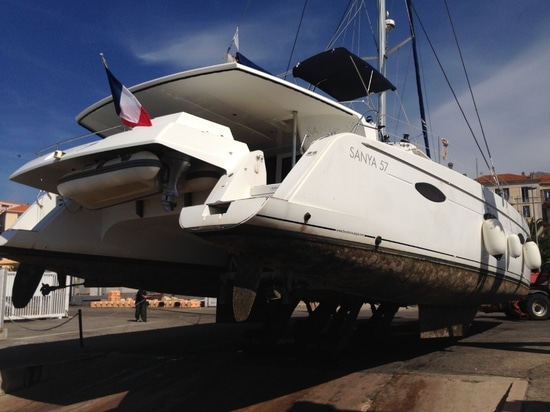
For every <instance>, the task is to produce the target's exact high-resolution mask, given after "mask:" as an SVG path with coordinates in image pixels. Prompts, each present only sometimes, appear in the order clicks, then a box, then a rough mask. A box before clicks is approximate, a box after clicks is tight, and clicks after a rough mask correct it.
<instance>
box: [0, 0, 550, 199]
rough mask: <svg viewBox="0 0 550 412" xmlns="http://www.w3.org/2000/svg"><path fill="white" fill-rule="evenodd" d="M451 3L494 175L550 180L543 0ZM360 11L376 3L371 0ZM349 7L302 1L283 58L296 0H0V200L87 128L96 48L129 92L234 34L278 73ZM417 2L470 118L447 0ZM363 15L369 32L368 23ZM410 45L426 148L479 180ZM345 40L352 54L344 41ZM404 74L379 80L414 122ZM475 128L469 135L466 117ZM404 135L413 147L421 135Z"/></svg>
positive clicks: (95, 90)
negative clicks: (29, 168)
mask: <svg viewBox="0 0 550 412" xmlns="http://www.w3.org/2000/svg"><path fill="white" fill-rule="evenodd" d="M447 1H448V4H449V8H450V11H451V15H452V18H453V23H454V27H455V30H456V32H457V36H458V41H459V43H460V46H461V48H462V53H463V56H464V59H465V64H466V68H467V69H468V74H469V78H470V83H471V84H472V86H473V89H474V95H475V97H476V99H477V105H478V109H479V112H480V116H481V120H482V122H483V128H484V131H485V134H486V136H487V139H488V141H489V148H490V151H491V155H492V158H493V161H494V163H495V167H496V170H497V172H498V173H517V174H520V173H521V172H526V173H529V172H531V171H545V172H550V160H549V158H550V80H549V79H548V77H549V73H550V72H549V70H550V69H549V68H550V47H549V46H548V45H549V44H550V2H548V1H547V0H462V1H460V2H458V1H456V0H455V1H453V0H447ZM366 2H367V3H368V4H371V3H372V4H371V6H374V5H375V0H366ZM347 3H348V1H347V0H342V1H336V0H332V1H330V2H327V1H326V0H308V4H307V8H306V12H305V18H304V20H303V22H302V26H301V30H300V33H299V36H298V38H297V39H296V48H295V50H294V53H293V54H292V55H291V51H292V46H293V44H294V41H295V35H296V30H297V27H298V23H299V19H300V15H301V12H302V7H303V4H304V3H303V1H299V0H280V1H277V0H232V1H230V2H229V1H214V0H179V1H176V0H172V1H157V2H147V1H139V0H119V1H107V0H94V1H74V0H56V1H40V0H2V1H1V2H0V38H1V39H2V47H1V48H0V85H1V90H2V93H0V110H1V115H0V136H1V142H2V146H1V147H2V150H1V152H0V199H1V200H5V201H13V202H23V203H29V202H32V201H33V200H34V198H35V196H36V194H37V191H36V189H31V188H26V187H25V186H22V185H19V184H16V183H13V182H10V181H9V180H8V178H9V175H10V174H11V173H13V172H14V171H15V170H16V169H17V168H19V167H20V166H21V165H23V164H24V163H26V162H27V161H29V160H32V159H33V158H34V153H35V152H36V151H37V150H39V149H42V148H44V147H46V146H48V145H50V144H52V143H55V142H57V141H61V140H66V139H69V138H71V137H75V136H78V135H81V134H84V133H86V131H85V130H84V129H82V128H81V127H80V126H78V125H77V124H76V122H75V121H74V118H75V116H76V115H77V114H78V113H80V112H81V111H82V110H84V109H85V108H86V107H88V106H90V105H92V104H93V103H95V102H96V101H98V100H100V99H102V98H104V97H106V96H107V95H108V94H109V88H108V83H107V79H106V76H105V71H104V69H103V66H102V64H101V59H100V57H99V53H100V52H103V53H104V54H105V56H106V57H107V60H108V62H109V67H110V68H111V70H112V71H113V73H114V74H115V75H116V76H117V78H118V79H119V80H120V81H121V82H123V83H124V84H125V85H126V86H127V87H131V86H133V85H135V84H138V83H142V82H145V81H147V80H150V79H152V78H157V77H161V76H164V75H168V74H171V73H174V72H178V71H183V70H187V69H192V68H196V67H200V66H204V65H211V64H217V63H220V62H222V58H223V54H224V52H225V50H226V49H227V47H228V46H229V45H230V42H231V38H232V37H233V34H234V32H235V29H236V27H237V26H239V33H240V46H241V52H243V53H244V54H245V55H246V56H247V57H248V58H250V59H252V60H254V61H255V62H256V63H257V64H258V65H260V66H262V67H264V68H265V69H267V70H269V71H270V72H272V73H274V74H278V73H282V72H284V71H286V69H287V66H288V64H289V61H290V67H292V66H293V65H294V64H296V63H297V62H299V61H301V60H304V59H306V58H307V57H309V56H311V55H313V54H315V53H317V52H320V51H322V50H323V49H324V48H325V47H326V45H327V44H328V42H329V40H330V39H331V37H332V35H333V32H334V30H335V28H336V25H337V23H338V22H339V20H340V17H341V15H342V13H343V11H344V9H345V6H346V5H347ZM416 3H418V4H416ZM416 3H415V7H416V11H417V12H418V14H419V15H420V18H421V20H422V24H423V25H424V27H425V28H426V31H427V32H428V34H429V36H430V38H431V41H432V42H433V44H434V47H435V48H436V51H437V53H438V56H439V58H440V60H441V61H442V64H443V65H444V66H445V69H446V70H448V76H449V78H450V79H451V81H452V82H453V87H454V88H455V92H456V94H457V95H458V96H459V97H460V98H461V99H462V100H464V102H465V103H464V104H465V111H466V113H467V114H468V115H470V114H472V108H471V103H470V102H468V100H467V98H468V96H467V89H466V82H465V79H464V75H463V74H462V73H461V64H460V61H459V57H458V54H457V51H456V45H455V41H454V39H453V37H452V32H451V26H450V24H449V20H448V17H447V15H446V9H445V3H444V0H422V1H417V2H416ZM387 4H388V10H389V11H390V15H391V17H392V18H393V19H395V20H396V22H397V24H398V28H396V30H395V31H394V32H392V33H390V37H389V47H390V48H391V47H392V46H394V45H396V44H397V43H399V42H400V41H401V40H403V39H404V38H405V37H406V36H407V30H408V26H407V22H406V20H405V11H404V0H390V1H388V2H387ZM371 6H369V7H370V10H371V12H372V13H374V10H375V7H371ZM371 19H373V21H372V24H375V17H374V14H371ZM362 22H363V23H365V25H364V26H365V27H364V28H362V31H361V35H362V36H361V51H360V52H358V54H360V55H361V56H364V55H367V56H371V55H375V54H376V52H375V47H374V44H373V41H372V35H371V33H370V31H369V27H368V21H367V17H366V16H364V17H362ZM416 25H417V31H418V32H420V31H421V28H420V26H419V23H418V22H416ZM418 37H419V47H420V48H421V55H422V66H423V70H424V82H425V83H426V84H425V97H426V101H427V105H428V110H429V116H430V121H429V124H430V126H431V129H432V132H433V133H434V136H435V137H434V139H435V140H434V142H435V145H437V139H438V137H446V138H447V139H449V140H450V141H451V146H450V151H449V160H450V161H453V163H454V164H455V169H457V170H460V171H461V172H464V173H467V174H468V175H469V176H471V177H474V176H475V174H476V160H477V164H478V169H477V172H478V173H487V172H488V169H487V167H486V166H485V165H484V164H483V161H482V158H481V156H480V155H479V154H478V152H477V148H476V145H475V143H474V141H473V139H472V137H471V136H470V134H469V132H468V129H467V128H466V126H465V125H464V122H463V120H462V118H461V115H460V112H459V111H458V109H457V107H456V104H455V103H454V101H453V100H452V95H451V94H450V92H449V91H447V90H446V85H445V82H444V80H443V77H442V76H441V74H440V73H439V69H438V68H437V65H436V63H435V61H434V59H433V56H432V54H431V51H430V50H429V48H428V45H427V42H426V40H425V38H424V35H423V34H421V33H419V34H418ZM347 40H349V38H347ZM335 45H336V46H339V45H341V43H340V42H337V43H336V44H335ZM344 45H346V46H347V47H348V48H350V49H351V48H353V47H352V46H351V45H350V43H346V44H344ZM355 45H357V43H355ZM405 49H407V50H408V49H409V48H407V47H404V48H403V49H401V50H400V51H399V52H397V53H396V54H395V56H392V59H390V60H391V61H395V62H396V64H401V65H410V51H406V50H405ZM404 76H405V75H404V74H401V72H397V70H396V69H394V66H391V65H389V67H388V78H389V79H390V80H391V81H392V82H394V84H396V85H397V87H398V92H399V95H400V96H401V97H402V99H403V101H404V103H403V105H404V106H405V107H406V109H407V116H408V118H409V120H410V121H411V122H412V123H414V124H415V127H417V126H416V124H417V122H416V117H417V114H416V112H415V109H414V108H413V106H412V103H410V102H407V101H406V99H409V98H411V99H412V98H413V97H415V96H413V95H414V93H413V92H412V90H413V88H412V87H413V83H412V78H410V76H412V75H411V74H409V75H408V77H407V78H405V77H404ZM405 79H406V82H405ZM290 80H292V76H290ZM465 99H466V100H465ZM393 105H394V106H395V103H393ZM390 111H391V107H390ZM471 120H472V121H473V123H474V128H475V131H476V134H478V129H479V127H478V126H477V125H476V123H475V117H471ZM411 136H413V138H415V139H416V138H417V136H416V132H412V133H411ZM480 136H481V135H480ZM434 142H432V144H434ZM481 144H482V145H484V143H483V142H481ZM432 150H434V149H433V148H432Z"/></svg>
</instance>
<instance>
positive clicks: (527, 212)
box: [523, 206, 531, 217]
mask: <svg viewBox="0 0 550 412" xmlns="http://www.w3.org/2000/svg"><path fill="white" fill-rule="evenodd" d="M523 217H531V208H530V207H529V206H523Z"/></svg>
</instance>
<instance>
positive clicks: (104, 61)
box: [99, 53, 109, 69]
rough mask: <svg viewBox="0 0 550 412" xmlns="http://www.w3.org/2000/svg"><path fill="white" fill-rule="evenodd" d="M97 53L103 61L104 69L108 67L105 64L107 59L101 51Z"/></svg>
mask: <svg viewBox="0 0 550 412" xmlns="http://www.w3.org/2000/svg"><path fill="white" fill-rule="evenodd" d="M99 55H100V56H101V60H102V61H103V65H104V66H105V68H106V69H108V68H109V66H107V60H105V56H104V55H103V53H99Z"/></svg>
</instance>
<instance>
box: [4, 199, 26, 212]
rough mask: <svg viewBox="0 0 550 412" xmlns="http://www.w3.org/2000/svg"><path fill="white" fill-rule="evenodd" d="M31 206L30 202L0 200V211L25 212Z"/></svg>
mask: <svg viewBox="0 0 550 412" xmlns="http://www.w3.org/2000/svg"><path fill="white" fill-rule="evenodd" d="M29 207H30V206H29V205H28V204H21V203H13V202H5V201H3V200H0V212H12V213H23V212H24V211H25V210H27V209H28V208H29Z"/></svg>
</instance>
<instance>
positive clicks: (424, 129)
mask: <svg viewBox="0 0 550 412" xmlns="http://www.w3.org/2000/svg"><path fill="white" fill-rule="evenodd" d="M407 13H408V14H409V27H410V29H411V38H412V51H413V58H414V73H415V75H416V92H417V95H418V106H419V108H420V122H421V123H422V135H423V136H424V146H425V147H426V155H427V156H428V157H429V158H431V157H432V156H431V155H430V142H429V140H428V127H427V126H426V113H425V111H424V98H423V97H422V86H421V83H420V68H419V64H418V52H417V49H416V35H415V32H414V23H413V16H412V4H411V0H407Z"/></svg>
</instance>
